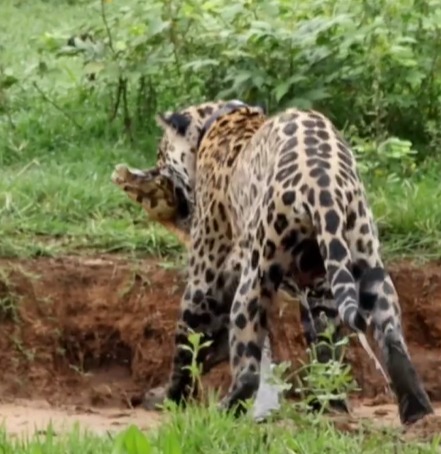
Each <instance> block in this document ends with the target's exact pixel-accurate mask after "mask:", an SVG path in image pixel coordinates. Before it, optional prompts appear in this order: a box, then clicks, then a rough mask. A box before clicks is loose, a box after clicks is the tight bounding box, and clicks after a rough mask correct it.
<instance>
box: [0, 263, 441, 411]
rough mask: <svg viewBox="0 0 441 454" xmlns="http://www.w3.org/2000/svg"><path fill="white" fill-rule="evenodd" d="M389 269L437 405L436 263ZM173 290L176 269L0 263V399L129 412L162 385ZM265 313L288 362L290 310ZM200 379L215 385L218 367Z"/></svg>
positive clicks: (440, 345) (366, 368) (300, 350)
mask: <svg viewBox="0 0 441 454" xmlns="http://www.w3.org/2000/svg"><path fill="white" fill-rule="evenodd" d="M390 270H391V272H392V277H393V279H394V282H395V284H396V286H397V289H398V292H399V294H400V297H401V301H402V307H403V320H404V330H405V334H406V338H407V340H408V343H409V348H410V352H411V354H412V356H413V358H414V361H415V364H416V366H417V368H418V370H419V372H420V373H421V375H422V378H423V381H424V383H425V385H426V387H427V390H428V393H429V395H430V397H431V398H432V399H433V400H435V401H440V402H441V380H440V379H439V377H440V374H441V264H440V263H431V264H428V265H425V266H416V265H412V264H411V263H409V262H401V263H396V264H392V265H390ZM182 284H183V280H182V275H181V274H180V273H179V272H178V271H176V270H173V269H170V267H168V266H165V265H161V263H160V262H158V261H154V260H127V259H125V258H122V257H115V256H100V257H94V258H79V257H63V258H56V259H53V258H40V259H33V260H0V324H1V329H2V336H1V337H0V349H1V354H0V367H1V369H2V370H3V374H2V380H1V383H0V399H1V401H2V402H3V404H4V405H10V404H11V403H13V402H16V401H17V399H27V400H28V401H29V400H30V399H32V400H35V399H44V401H45V402H47V403H48V405H50V406H56V407H60V406H61V405H68V406H72V408H77V409H78V408H86V407H89V408H90V407H92V406H93V407H94V408H98V409H101V410H100V411H103V412H105V411H106V410H105V409H106V408H107V409H109V408H112V409H115V408H121V409H127V408H129V407H130V402H131V399H132V398H133V396H136V395H139V394H140V393H141V392H142V391H144V390H146V389H148V388H150V387H154V386H157V385H160V384H163V383H164V382H165V381H166V379H167V376H168V372H169V366H170V360H171V354H172V351H173V349H172V339H173V335H172V333H173V330H174V324H175V320H176V316H177V308H178V303H179V298H180V294H181V291H182ZM274 312H275V314H274V317H275V318H276V320H274V321H275V323H274V322H273V325H274V327H275V340H276V345H275V356H276V359H278V360H290V361H291V362H292V363H293V364H298V361H299V359H305V351H304V349H305V345H304V340H303V335H302V331H301V327H300V324H299V320H298V314H297V307H296V304H293V303H288V302H286V301H283V302H280V304H279V306H278V308H277V311H274ZM349 360H350V362H351V364H352V366H353V369H354V375H355V378H356V380H357V382H358V384H359V385H360V386H361V387H362V392H361V394H360V397H362V398H364V399H366V398H371V399H372V398H374V397H375V399H376V401H377V403H378V404H385V403H387V402H388V399H386V398H384V397H383V396H382V391H383V388H384V382H383V381H382V378H381V376H380V375H379V374H378V372H377V371H376V370H375V369H374V366H373V364H372V363H371V362H370V361H369V360H368V359H367V357H366V355H365V354H363V353H362V350H361V348H360V347H359V346H358V345H356V344H354V345H353V346H352V347H351V349H350V352H349ZM206 382H207V383H209V384H210V386H216V387H218V386H220V387H221V388H222V389H225V387H226V386H227V385H228V383H229V372H228V367H227V365H225V366H221V367H219V368H218V369H216V370H214V371H212V372H211V373H210V374H209V376H208V377H206ZM20 405H22V404H20ZM2 408H5V407H4V406H3V407H2ZM0 410H1V409H0ZM112 411H113V410H112ZM1 416H2V413H1V411H0V417H1Z"/></svg>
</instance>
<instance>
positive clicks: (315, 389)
mask: <svg viewBox="0 0 441 454" xmlns="http://www.w3.org/2000/svg"><path fill="white" fill-rule="evenodd" d="M334 329H335V328H334V327H333V326H332V325H331V324H328V326H327V328H326V330H325V331H324V332H323V333H322V334H321V335H322V336H323V338H324V339H323V340H321V341H319V342H318V343H317V344H314V345H312V347H311V348H308V350H307V352H308V356H309V360H308V362H304V361H301V362H302V366H301V367H300V368H299V369H298V370H297V372H296V379H297V383H298V385H297V387H296V389H295V392H296V393H297V394H298V395H300V396H301V398H302V402H301V405H306V406H308V405H309V404H310V403H311V402H313V401H314V402H319V403H320V404H321V405H320V412H319V413H320V414H321V413H323V412H324V411H326V410H328V409H329V408H330V402H331V401H332V400H337V399H338V400H346V399H347V398H348V394H349V393H350V392H353V391H356V390H358V389H359V388H358V386H357V384H356V382H355V381H354V379H353V377H352V373H351V366H350V365H349V364H344V363H343V357H344V350H345V347H346V346H347V345H348V342H349V336H345V337H343V338H342V339H340V340H338V341H337V342H332V336H333V331H334ZM322 346H326V348H331V351H332V357H331V359H330V360H329V361H328V362H326V363H323V362H320V361H319V360H318V359H317V350H318V348H320V347H322Z"/></svg>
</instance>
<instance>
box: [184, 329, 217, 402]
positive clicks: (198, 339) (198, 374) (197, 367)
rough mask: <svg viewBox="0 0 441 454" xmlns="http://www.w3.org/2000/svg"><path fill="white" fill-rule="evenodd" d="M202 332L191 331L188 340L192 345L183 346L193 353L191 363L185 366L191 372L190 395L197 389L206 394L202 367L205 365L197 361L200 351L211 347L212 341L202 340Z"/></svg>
mask: <svg viewBox="0 0 441 454" xmlns="http://www.w3.org/2000/svg"><path fill="white" fill-rule="evenodd" d="M202 336H203V335H202V334H201V333H196V332H194V331H191V332H190V333H189V335H188V341H189V343H190V345H183V346H182V348H183V349H184V350H187V351H189V352H190V353H191V364H190V365H189V366H185V367H184V369H186V370H188V371H189V372H190V375H191V378H192V382H191V390H190V395H193V394H194V391H195V390H196V389H198V390H199V392H200V393H201V396H203V395H204V390H203V385H202V380H201V378H202V368H203V365H202V364H200V363H198V362H197V359H198V357H199V353H200V351H201V350H202V349H204V348H207V347H209V346H210V345H211V344H212V341H205V342H202Z"/></svg>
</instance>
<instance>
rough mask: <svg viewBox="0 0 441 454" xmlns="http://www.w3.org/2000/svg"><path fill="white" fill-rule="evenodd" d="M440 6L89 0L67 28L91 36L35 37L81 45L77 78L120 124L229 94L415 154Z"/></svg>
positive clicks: (432, 119) (417, 1) (430, 131)
mask: <svg viewBox="0 0 441 454" xmlns="http://www.w3.org/2000/svg"><path fill="white" fill-rule="evenodd" d="M439 6H441V0H401V1H400V2H399V3H397V2H396V1H392V0H374V1H369V2H366V1H363V0H357V1H356V2H351V3H348V2H344V1H342V0H326V1H323V0H320V1H319V0H308V1H302V2H300V3H298V4H296V7H295V8H293V6H292V2H289V1H288V0H271V1H265V2H262V1H260V0H240V1H234V2H233V1H231V0H229V1H224V0H210V1H209V2H201V1H198V0H178V1H173V2H172V1H171V0H167V1H159V0H156V1H153V2H148V3H146V2H144V1H142V0H131V1H130V2H125V4H124V5H120V4H119V3H118V2H110V1H106V0H100V1H96V2H92V3H91V4H90V5H89V7H88V10H89V15H88V17H90V19H88V20H87V21H85V23H84V27H83V29H82V30H80V29H77V30H72V31H73V32H76V33H79V32H82V31H83V30H87V32H90V33H91V35H92V37H93V42H92V41H90V40H85V41H83V42H78V48H77V49H72V47H70V48H69V47H66V46H61V47H60V46H58V47H57V46H56V45H55V41H54V40H55V36H58V35H56V34H55V35H50V36H51V39H48V38H46V40H43V42H42V45H43V48H45V49H46V50H48V51H52V52H53V53H55V54H56V55H58V56H60V55H65V56H66V55H75V56H77V55H78V53H80V54H81V55H82V56H83V61H84V67H83V74H84V76H90V75H91V74H94V75H96V80H95V82H94V84H93V85H94V87H95V88H94V90H95V91H97V92H98V93H99V94H102V93H103V92H104V93H106V96H108V97H110V96H113V108H112V111H113V115H115V114H116V113H117V112H118V111H119V112H121V116H122V117H123V119H124V124H125V127H126V128H127V129H128V130H130V127H131V126H132V123H133V121H135V120H136V119H137V120H138V121H139V120H140V119H142V118H150V117H151V115H152V113H154V112H156V111H157V110H158V109H159V108H163V107H164V106H166V105H169V106H173V107H175V106H176V105H177V104H178V103H181V104H186V103H189V102H194V101H195V100H198V99H202V98H205V99H214V98H217V97H235V98H241V99H245V100H247V101H250V102H262V103H264V104H265V105H266V106H267V107H268V108H269V110H270V111H276V110H280V109H283V108H285V107H288V106H298V107H302V108H310V107H315V108H317V109H320V110H322V111H324V112H325V113H327V114H328V115H330V116H331V118H333V119H334V120H335V121H336V123H337V125H338V126H339V127H344V126H346V125H347V124H351V125H353V126H355V127H357V128H358V130H359V131H361V135H362V137H363V138H366V137H370V138H372V139H375V140H377V141H378V140H379V141H383V140H385V139H386V138H387V137H388V136H389V135H393V136H397V137H400V138H403V139H406V140H410V141H411V142H412V143H417V144H418V145H421V146H424V148H422V149H421V150H420V155H421V156H424V155H425V154H426V153H427V152H429V151H430V150H435V149H436V147H437V146H438V144H439V133H438V132H437V131H436V128H434V125H436V124H437V122H439V121H440V115H441V113H440V108H439V105H440V103H439V101H440V99H441V77H440V76H439V69H440V64H441V62H440V60H439V52H438V51H437V49H438V48H439V46H440V45H441V34H440V27H441V26H440V23H441V22H440V19H441V13H440V11H441V9H440V8H439ZM83 80H84V84H85V85H84V86H86V85H90V81H89V80H88V79H87V77H86V78H85V79H83ZM86 81H87V82H86ZM73 83H74V84H78V83H79V81H78V80H74V81H73ZM176 93H178V99H176ZM130 95H132V98H133V99H134V100H135V102H133V103H130V102H129V101H128V100H127V97H128V96H130ZM416 113H417V114H416ZM422 150H428V151H424V152H423V151H422ZM383 151H384V153H386V154H387V152H388V150H387V149H385V150H383Z"/></svg>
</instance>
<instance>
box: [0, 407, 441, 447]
mask: <svg viewBox="0 0 441 454" xmlns="http://www.w3.org/2000/svg"><path fill="white" fill-rule="evenodd" d="M283 411H285V410H283ZM286 412H288V413H286V414H285V417H288V416H289V417H290V419H289V421H288V420H286V419H285V420H284V421H283V420H282V419H280V420H279V421H278V422H269V423H264V424H256V423H254V422H253V421H251V420H250V419H249V418H248V417H243V418H240V419H234V418H233V417H232V416H228V415H226V414H221V413H220V412H218V411H216V409H215V408H214V404H210V405H209V406H208V407H206V408H202V407H199V406H191V407H189V408H188V409H187V410H186V411H183V410H178V409H168V410H167V411H166V414H165V419H164V423H163V424H162V425H161V426H159V428H158V429H154V430H151V431H149V432H148V433H143V432H141V431H139V429H137V428H136V427H134V426H129V427H128V428H126V429H124V430H123V431H121V432H120V433H118V434H116V435H108V436H104V437H103V436H96V435H94V434H92V433H91V432H84V430H83V431H82V430H80V429H79V428H78V427H75V428H74V429H73V430H72V431H71V432H70V433H68V434H65V435H62V434H58V435H57V436H55V435H54V432H53V430H52V429H51V428H50V427H49V428H48V431H46V433H44V434H41V435H36V436H34V437H31V438H28V439H23V438H19V439H16V438H15V439H14V438H11V437H9V436H7V434H6V433H5V432H4V431H3V432H0V451H1V452H2V453H5V454H6V453H11V454H12V453H14V454H28V453H29V454H40V453H41V454H61V453H63V454H77V453H83V454H89V453H90V454H101V453H102V454H104V453H106V454H107V453H111V454H150V453H152V454H153V453H155V454H160V453H164V454H181V453H182V454H190V453H191V454H196V453H204V454H218V453H222V452H224V453H228V454H234V453H238V454H239V453H240V454H247V453H250V454H294V453H295V454H315V453H318V454H322V453H334V452H338V453H341V454H353V453H358V452H362V453H363V454H369V453H372V454H376V453H378V452H382V453H384V454H388V453H391V454H392V453H394V454H397V453H399V454H417V453H418V454H426V453H427V454H431V453H433V454H435V453H438V452H439V449H440V440H439V437H438V438H435V439H433V440H431V441H430V442H426V443H418V442H405V441H404V440H403V439H402V437H401V436H400V434H399V432H398V431H397V430H392V429H388V430H380V429H374V428H373V427H372V426H371V427H368V426H366V427H361V426H360V429H359V430H354V432H353V433H352V434H350V435H349V434H345V433H343V432H341V431H339V430H336V429H335V428H334V426H333V425H332V424H331V423H330V422H329V420H326V419H324V418H317V417H312V416H306V415H301V414H298V413H296V414H293V411H292V410H291V412H290V410H286ZM289 412H290V413H291V414H289Z"/></svg>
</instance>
